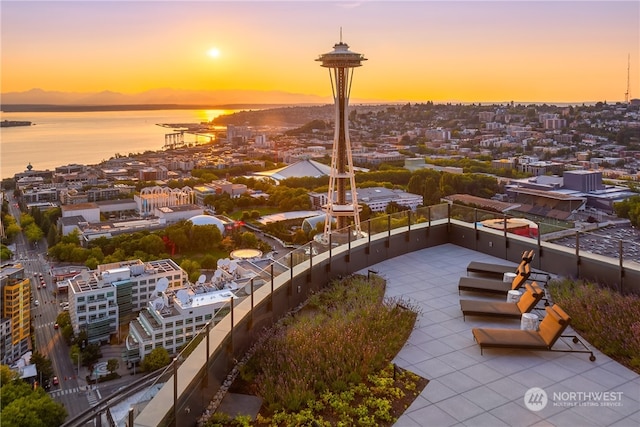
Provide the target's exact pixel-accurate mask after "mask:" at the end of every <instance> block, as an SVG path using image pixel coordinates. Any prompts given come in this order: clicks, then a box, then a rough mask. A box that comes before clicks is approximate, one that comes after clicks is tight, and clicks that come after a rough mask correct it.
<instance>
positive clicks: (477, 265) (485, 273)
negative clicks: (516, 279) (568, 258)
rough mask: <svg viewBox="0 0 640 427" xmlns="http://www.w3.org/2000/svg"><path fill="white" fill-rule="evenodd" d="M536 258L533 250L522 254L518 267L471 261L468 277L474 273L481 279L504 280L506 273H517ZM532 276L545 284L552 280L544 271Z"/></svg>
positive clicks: (536, 272)
mask: <svg viewBox="0 0 640 427" xmlns="http://www.w3.org/2000/svg"><path fill="white" fill-rule="evenodd" d="M534 257H535V252H534V250H533V249H531V250H529V251H524V252H522V259H521V260H520V264H519V265H518V266H517V267H513V266H511V265H506V264H495V263H490V262H480V261H471V262H470V263H469V265H467V276H468V275H469V274H471V273H473V274H475V275H480V276H481V277H486V278H488V279H496V280H497V279H502V278H503V277H504V274H505V273H515V272H516V270H517V269H518V268H519V267H521V266H523V265H524V264H531V261H533V258H534ZM531 274H532V275H535V279H536V280H537V281H539V282H544V283H545V284H546V282H548V281H549V278H550V275H549V274H548V273H545V272H543V271H532V272H531Z"/></svg>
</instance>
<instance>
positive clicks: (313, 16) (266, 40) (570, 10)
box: [1, 1, 640, 104]
mask: <svg viewBox="0 0 640 427" xmlns="http://www.w3.org/2000/svg"><path fill="white" fill-rule="evenodd" d="M1 7H2V40H3V42H2V51H1V60H2V77H1V84H2V89H1V90H2V93H3V94H8V93H12V92H25V91H29V90H31V89H34V88H39V89H42V90H45V91H61V92H78V93H99V92H103V91H112V92H117V93H122V94H127V95H134V94H140V93H143V92H147V91H154V90H158V89H167V88H170V89H173V90H181V91H193V93H194V94H195V93H196V92H200V91H222V92H224V91H256V92H274V93H275V92H286V93H290V94H299V95H304V96H307V97H308V99H309V101H308V102H312V100H316V101H317V100H324V101H327V102H330V101H329V100H330V99H331V88H330V87H328V85H327V84H326V79H327V75H326V71H325V70H320V69H318V67H317V63H316V62H315V61H314V60H315V59H316V58H317V57H318V56H319V55H320V54H323V53H326V52H328V51H330V50H331V48H332V46H333V45H334V44H335V43H336V42H338V41H340V36H341V32H342V41H343V42H345V43H347V44H348V45H349V46H350V49H351V50H353V51H356V52H359V53H362V54H364V55H365V57H366V58H367V59H368V63H367V67H366V71H363V72H362V73H359V75H358V78H357V79H356V81H355V83H354V87H353V88H352V101H353V102H367V101H369V102H425V101H434V102H508V101H516V102H540V103H541V102H548V103H579V102H595V101H607V102H616V101H624V98H625V92H626V90H627V75H628V66H629V67H630V70H631V71H630V73H629V76H630V78H629V92H630V95H631V96H630V97H631V98H637V97H638V96H639V95H640V83H639V82H638V78H637V76H638V75H639V73H638V70H639V62H638V61H639V58H638V56H639V55H638V53H639V52H640V3H639V2H637V1H619V2H615V1H566V2H535V1H531V2H527V1H493V2H488V1H466V2H461V1H453V2H437V1H407V2H390V1H366V2H351V3H347V2H336V1H285V2H273V1H254V2H248V1H237V2H221V1H165V2H157V1H142V2H120V1H67V2H56V1H42V2H36V1H26V2H24V1H3V2H2V6H1ZM341 29H342V30H341ZM221 96H222V95H221ZM304 96H302V97H299V98H300V99H303V98H304ZM194 98H195V96H194ZM217 101H218V100H217ZM202 102H207V100H203V99H194V104H195V103H202ZM219 102H224V101H222V100H220V101H219Z"/></svg>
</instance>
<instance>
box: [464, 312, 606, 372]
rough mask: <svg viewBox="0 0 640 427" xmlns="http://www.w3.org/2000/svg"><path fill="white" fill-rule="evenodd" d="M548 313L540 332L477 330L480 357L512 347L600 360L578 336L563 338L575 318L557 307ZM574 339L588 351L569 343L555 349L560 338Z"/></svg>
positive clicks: (476, 336) (497, 329)
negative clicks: (487, 350) (498, 349)
mask: <svg viewBox="0 0 640 427" xmlns="http://www.w3.org/2000/svg"><path fill="white" fill-rule="evenodd" d="M545 310H546V312H547V314H546V316H545V317H544V319H542V322H540V327H539V330H537V331H532V330H522V329H499V328H473V329H472V330H471V332H472V333H473V338H474V339H475V340H476V342H477V343H478V344H479V345H480V354H482V352H483V350H484V349H485V348H512V349H519V350H542V351H560V352H565V353H590V356H589V360H591V361H592V362H593V361H594V360H596V357H595V356H594V354H593V351H591V350H589V349H588V348H587V346H586V344H584V343H583V342H582V341H581V340H580V338H578V336H577V335H562V333H563V332H564V330H565V329H566V328H567V326H569V323H570V322H571V318H570V317H569V315H568V314H567V313H566V312H565V311H564V310H563V309H562V308H561V307H560V306H558V305H557V304H555V305H553V306H552V307H545ZM562 338H571V339H572V341H573V343H574V344H577V343H580V344H581V345H582V347H583V348H584V349H576V348H573V347H572V346H571V345H569V344H567V343H566V342H565V344H567V346H568V349H554V348H552V347H553V346H554V344H555V343H556V342H557V341H558V339H562Z"/></svg>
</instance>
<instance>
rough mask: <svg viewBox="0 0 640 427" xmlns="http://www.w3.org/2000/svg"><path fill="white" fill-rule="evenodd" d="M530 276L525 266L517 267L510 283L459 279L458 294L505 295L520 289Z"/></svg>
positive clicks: (469, 278) (482, 279) (474, 278)
mask: <svg viewBox="0 0 640 427" xmlns="http://www.w3.org/2000/svg"><path fill="white" fill-rule="evenodd" d="M530 275H531V267H529V264H525V265H524V267H522V266H520V267H518V272H517V273H516V277H514V278H513V280H512V281H511V283H509V282H504V281H502V280H496V279H485V278H484V277H466V276H464V277H461V278H460V280H459V282H458V293H460V292H461V291H468V292H481V293H490V294H498V295H505V296H506V295H507V293H508V292H509V291H510V290H516V289H520V288H521V287H522V285H524V284H525V282H526V281H527V279H529V276H530Z"/></svg>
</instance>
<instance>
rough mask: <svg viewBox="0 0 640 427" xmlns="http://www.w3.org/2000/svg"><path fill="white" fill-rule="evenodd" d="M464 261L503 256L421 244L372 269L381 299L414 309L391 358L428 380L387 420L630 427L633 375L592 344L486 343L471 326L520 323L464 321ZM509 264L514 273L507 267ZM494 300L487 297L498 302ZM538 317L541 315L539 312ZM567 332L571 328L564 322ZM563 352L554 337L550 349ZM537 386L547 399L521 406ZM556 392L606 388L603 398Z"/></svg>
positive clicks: (637, 390) (637, 417)
mask: <svg viewBox="0 0 640 427" xmlns="http://www.w3.org/2000/svg"><path fill="white" fill-rule="evenodd" d="M470 261H484V262H495V263H503V264H509V263H508V262H507V261H505V260H503V259H499V258H495V257H492V256H489V255H485V254H482V253H480V252H476V251H473V250H470V249H465V248H463V247H460V246H457V245H454V244H444V245H439V246H435V247H431V248H426V249H421V250H418V251H415V252H411V253H407V254H404V255H401V256H398V257H395V258H390V259H388V260H385V261H382V262H380V263H377V264H374V265H371V266H370V267H368V268H367V269H364V270H362V271H361V273H362V274H367V272H368V271H369V270H374V271H376V272H377V273H378V274H379V275H381V276H382V277H384V278H385V279H387V295H388V296H390V297H402V298H405V299H409V300H410V301H411V302H413V303H415V304H417V305H418V306H419V307H420V310H421V311H422V313H421V315H420V316H419V318H418V321H417V324H416V328H415V330H414V331H413V333H412V334H411V336H410V338H409V340H408V342H407V343H406V344H405V346H404V348H403V349H402V350H401V351H400V353H399V354H398V355H397V357H396V358H395V360H394V361H395V363H397V365H398V366H399V367H402V368H405V369H407V370H410V371H412V372H415V373H416V374H419V375H421V376H423V377H425V378H427V379H429V381H430V382H429V384H428V385H427V387H426V388H425V389H424V390H423V391H422V393H421V394H420V396H419V397H418V398H417V399H416V400H415V401H414V403H413V404H412V405H411V406H410V407H409V408H408V409H407V411H406V412H405V413H404V415H402V416H401V417H400V419H399V420H398V421H397V423H396V424H395V425H396V426H399V427H404V426H424V425H432V426H439V427H440V426H453V425H467V426H483V425H487V426H492V427H495V426H548V425H553V426H637V425H640V376H639V375H638V374H636V373H634V372H633V371H631V370H629V369H627V368H625V367H624V366H622V365H620V364H618V363H616V362H615V361H613V360H612V359H610V358H609V357H607V356H605V355H603V354H602V353H600V352H599V351H597V350H596V349H595V348H593V347H591V346H590V347H589V348H590V349H591V350H593V351H594V354H595V356H596V360H595V361H594V362H591V361H589V354H585V353H562V352H549V351H530V350H511V349H485V350H484V351H483V355H481V354H480V347H479V345H478V344H477V343H476V342H475V341H474V339H473V335H472V333H471V329H472V328H474V327H504V328H514V329H519V328H520V321H519V320H502V319H492V318H489V317H475V316H467V318H466V321H465V320H463V317H462V312H461V310H460V303H459V301H460V299H461V298H464V299H472V298H482V297H480V296H478V294H472V293H465V292H462V295H458V279H459V278H460V277H461V276H465V275H467V272H466V266H467V264H468V263H469V262H470ZM513 265H514V269H515V264H513ZM499 298H500V297H494V298H493V299H499ZM539 314H540V315H541V316H542V313H539ZM564 333H565V334H574V333H575V332H574V331H573V330H572V329H571V327H570V326H569V328H568V329H567V330H566V331H565V332H564ZM556 347H557V348H568V347H567V345H566V344H564V343H563V342H561V341H558V342H557V343H556V345H555V346H554V348H556ZM533 387H539V388H542V389H543V390H544V391H545V392H546V394H547V398H548V402H547V405H546V406H545V407H544V408H543V409H542V410H539V411H533V410H529V409H527V407H526V405H525V400H524V396H525V393H526V392H527V390H529V389H531V388H533ZM563 392H576V393H578V392H582V393H595V392H612V393H610V394H609V395H608V396H609V398H615V397H616V396H617V398H618V400H617V401H611V400H609V401H604V400H603V399H599V400H598V398H596V395H591V397H592V398H591V400H590V401H589V400H588V399H587V398H586V397H585V396H584V395H582V396H579V395H577V394H576V395H573V396H572V395H570V394H568V393H564V394H560V393H563Z"/></svg>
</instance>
